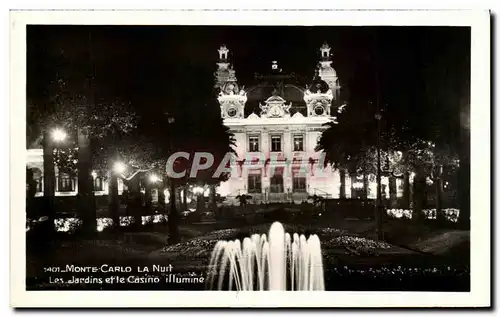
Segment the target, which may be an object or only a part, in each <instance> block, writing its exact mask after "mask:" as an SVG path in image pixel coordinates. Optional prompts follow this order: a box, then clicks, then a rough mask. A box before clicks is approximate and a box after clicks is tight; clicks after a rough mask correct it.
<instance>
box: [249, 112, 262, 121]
mask: <svg viewBox="0 0 500 317" xmlns="http://www.w3.org/2000/svg"><path fill="white" fill-rule="evenodd" d="M247 119H248V120H258V119H260V117H259V116H258V115H257V114H255V113H254V112H252V114H251V115H249V116H248V118H247Z"/></svg>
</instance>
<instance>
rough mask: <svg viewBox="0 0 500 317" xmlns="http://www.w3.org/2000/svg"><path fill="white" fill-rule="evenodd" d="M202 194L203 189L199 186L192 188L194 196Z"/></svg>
mask: <svg viewBox="0 0 500 317" xmlns="http://www.w3.org/2000/svg"><path fill="white" fill-rule="evenodd" d="M203 192H204V190H203V187H201V186H195V187H194V188H193V193H194V194H196V195H200V194H202V193H203Z"/></svg>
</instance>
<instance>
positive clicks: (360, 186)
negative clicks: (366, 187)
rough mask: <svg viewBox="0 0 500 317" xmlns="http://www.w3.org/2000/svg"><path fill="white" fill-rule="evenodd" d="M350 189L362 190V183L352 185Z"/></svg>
mask: <svg viewBox="0 0 500 317" xmlns="http://www.w3.org/2000/svg"><path fill="white" fill-rule="evenodd" d="M352 187H353V188H355V189H361V188H363V183H360V182H356V183H353V184H352Z"/></svg>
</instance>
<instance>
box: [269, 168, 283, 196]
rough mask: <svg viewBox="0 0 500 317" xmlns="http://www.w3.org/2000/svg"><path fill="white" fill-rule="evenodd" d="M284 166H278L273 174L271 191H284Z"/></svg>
mask: <svg viewBox="0 0 500 317" xmlns="http://www.w3.org/2000/svg"><path fill="white" fill-rule="evenodd" d="M283 171H284V169H283V168H276V170H275V171H274V174H273V175H272V176H271V179H270V180H271V186H270V192H271V193H283V191H284V190H283Z"/></svg>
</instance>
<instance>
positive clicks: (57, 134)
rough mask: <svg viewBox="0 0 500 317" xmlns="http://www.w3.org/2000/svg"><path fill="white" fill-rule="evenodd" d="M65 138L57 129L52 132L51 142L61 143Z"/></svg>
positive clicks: (60, 130) (64, 134)
mask: <svg viewBox="0 0 500 317" xmlns="http://www.w3.org/2000/svg"><path fill="white" fill-rule="evenodd" d="M66 137H67V134H66V132H64V130H62V129H59V128H57V129H54V130H52V140H54V141H55V142H63V141H64V140H65V139H66Z"/></svg>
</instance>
